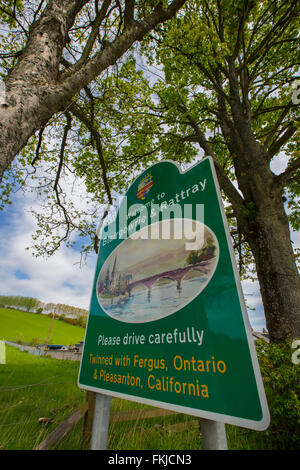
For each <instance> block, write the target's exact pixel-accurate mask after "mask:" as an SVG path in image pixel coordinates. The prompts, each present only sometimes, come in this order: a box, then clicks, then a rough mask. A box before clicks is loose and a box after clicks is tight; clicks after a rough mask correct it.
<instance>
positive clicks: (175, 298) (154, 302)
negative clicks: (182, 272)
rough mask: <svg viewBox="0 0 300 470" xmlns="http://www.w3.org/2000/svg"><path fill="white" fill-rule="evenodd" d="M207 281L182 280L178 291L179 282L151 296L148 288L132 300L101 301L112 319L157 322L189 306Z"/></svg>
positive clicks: (125, 298) (203, 277)
mask: <svg viewBox="0 0 300 470" xmlns="http://www.w3.org/2000/svg"><path fill="white" fill-rule="evenodd" d="M206 282H207V276H199V277H195V278H193V279H188V280H183V281H182V283H181V288H180V289H178V288H177V285H176V282H170V283H169V284H165V285H160V286H154V287H152V289H151V293H150V292H149V291H148V289H143V290H140V291H137V292H133V293H132V295H131V296H130V297H129V296H127V297H120V298H118V299H113V303H112V300H111V299H101V303H102V306H103V308H104V309H105V310H106V311H107V313H109V314H110V316H112V317H113V318H115V319H117V320H120V321H124V322H129V323H140V322H148V321H154V320H158V319H160V318H163V317H165V316H167V315H169V314H170V311H172V312H175V311H177V310H179V309H180V308H182V307H183V306H184V305H185V304H188V303H189V302H190V301H191V299H192V298H194V297H195V296H196V295H197V293H198V292H199V291H200V290H202V289H201V286H204V285H205V284H206Z"/></svg>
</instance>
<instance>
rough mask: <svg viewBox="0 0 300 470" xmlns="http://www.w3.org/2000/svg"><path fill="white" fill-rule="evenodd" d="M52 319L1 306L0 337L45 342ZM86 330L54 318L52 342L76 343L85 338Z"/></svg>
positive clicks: (19, 340) (24, 341)
mask: <svg viewBox="0 0 300 470" xmlns="http://www.w3.org/2000/svg"><path fill="white" fill-rule="evenodd" d="M51 322H52V319H51V318H50V317H47V316H46V315H37V314H34V313H26V312H21V311H18V310H11V309H6V308H0V339H1V340H2V339H4V340H6V341H14V342H23V343H31V344H37V343H45V341H46V339H47V337H48V334H49V330H50V326H51ZM84 334H85V330H84V328H82V327H80V326H73V325H69V324H68V323H65V322H63V321H60V320H54V322H53V326H52V330H51V336H50V342H51V343H52V344H65V345H70V344H76V343H78V342H79V341H82V340H83V339H84Z"/></svg>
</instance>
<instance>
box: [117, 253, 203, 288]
mask: <svg viewBox="0 0 300 470" xmlns="http://www.w3.org/2000/svg"><path fill="white" fill-rule="evenodd" d="M209 264H210V260H205V261H201V262H200V263H195V264H189V265H188V266H185V267H184V268H178V269H173V270H172V271H165V272H163V273H159V274H154V275H153V276H149V277H145V278H144V279H139V280H138V281H134V282H130V283H128V284H127V286H126V288H127V291H128V293H129V295H131V292H132V290H133V289H134V288H135V287H137V286H139V285H144V286H146V287H147V289H148V296H150V295H151V288H152V286H153V285H154V284H155V283H156V282H157V281H158V280H159V279H170V280H172V281H176V282H177V290H180V289H181V281H182V280H183V278H184V277H185V276H186V275H187V273H189V272H190V271H199V272H201V273H202V274H208V273H209Z"/></svg>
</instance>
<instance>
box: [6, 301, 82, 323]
mask: <svg viewBox="0 0 300 470" xmlns="http://www.w3.org/2000/svg"><path fill="white" fill-rule="evenodd" d="M0 306H1V307H13V308H17V309H19V310H27V311H28V312H35V313H53V312H54V313H55V314H56V315H65V316H67V317H71V318H79V317H83V318H84V319H86V318H87V316H88V311H87V310H85V309H83V308H79V307H73V306H71V305H66V304H56V303H53V302H51V303H45V302H42V301H41V300H38V299H35V298H34V297H23V296H13V295H0Z"/></svg>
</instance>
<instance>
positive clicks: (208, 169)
mask: <svg viewBox="0 0 300 470" xmlns="http://www.w3.org/2000/svg"><path fill="white" fill-rule="evenodd" d="M78 384H79V387H81V388H84V389H87V390H92V391H98V392H101V393H104V394H108V395H111V396H115V397H120V398H125V399H129V400H134V401H138V402H142V403H146V404H149V405H153V406H157V407H160V408H166V409H170V410H174V411H178V412H182V413H186V414H190V415H195V416H199V417H204V418H207V419H211V420H214V421H221V422H225V423H230V424H236V425H239V426H243V427H247V428H252V429H257V430H263V429H266V428H267V427H268V425H269V411H268V407H267V403H266V398H265V394H264V389H263V384H262V380H261V375H260V370H259V366H258V362H257V358H256V354H255V348H254V343H253V338H252V334H251V329H250V325H249V321H248V316H247V313H246V308H245V304H244V300H243V294H242V290H241V285H240V281H239V278H238V274H237V269H236V264H235V259H234V254H233V249H232V246H231V241H230V235H229V231H228V227H227V222H226V218H225V215H224V210H223V206H222V202H221V197H220V191H219V187H218V183H217V179H216V175H215V170H214V166H213V163H212V160H211V158H210V157H207V158H205V159H204V160H203V161H201V162H200V163H199V164H197V165H195V166H193V167H192V168H191V169H189V170H188V171H186V172H184V173H182V172H181V171H180V169H179V168H178V166H177V165H176V164H174V162H170V161H162V162H160V163H157V164H155V165H153V166H151V167H150V168H148V169H147V170H146V171H145V172H143V173H142V174H141V175H140V176H139V177H138V178H137V179H136V180H135V181H134V183H133V184H132V185H131V187H130V188H129V190H128V191H127V193H126V197H124V198H123V200H122V202H121V204H120V207H119V210H118V213H117V216H116V219H115V221H114V222H113V223H111V224H109V225H108V226H107V227H106V228H105V230H103V233H102V237H101V244H100V250H99V256H98V260H97V266H96V272H95V278H94V283H93V289H92V297H91V303H90V312H89V319H88V324H87V328H86V336H85V342H84V350H83V354H82V360H81V367H80V372H79V379H78Z"/></svg>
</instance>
